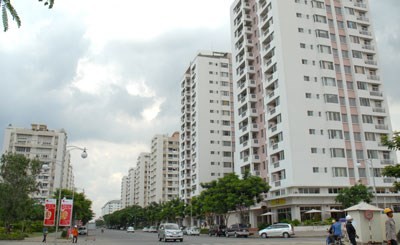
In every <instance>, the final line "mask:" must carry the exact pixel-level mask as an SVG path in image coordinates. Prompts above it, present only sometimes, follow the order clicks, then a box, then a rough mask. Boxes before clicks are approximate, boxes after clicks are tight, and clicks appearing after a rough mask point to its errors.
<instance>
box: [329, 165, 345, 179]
mask: <svg viewBox="0 0 400 245" xmlns="http://www.w3.org/2000/svg"><path fill="white" fill-rule="evenodd" d="M332 175H333V177H347V169H346V168H339V167H333V168H332Z"/></svg>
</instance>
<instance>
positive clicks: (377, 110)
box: [372, 107, 386, 113]
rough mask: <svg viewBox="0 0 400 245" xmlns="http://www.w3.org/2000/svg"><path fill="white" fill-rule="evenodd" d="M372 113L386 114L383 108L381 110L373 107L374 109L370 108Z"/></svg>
mask: <svg viewBox="0 0 400 245" xmlns="http://www.w3.org/2000/svg"><path fill="white" fill-rule="evenodd" d="M372 111H373V112H379V113H385V112H386V110H385V108H381V107H374V108H372Z"/></svg>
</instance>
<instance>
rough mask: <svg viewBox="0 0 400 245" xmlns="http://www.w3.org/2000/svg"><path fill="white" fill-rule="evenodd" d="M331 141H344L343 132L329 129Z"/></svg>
mask: <svg viewBox="0 0 400 245" xmlns="http://www.w3.org/2000/svg"><path fill="white" fill-rule="evenodd" d="M328 136H329V139H343V133H342V130H337V129H328Z"/></svg>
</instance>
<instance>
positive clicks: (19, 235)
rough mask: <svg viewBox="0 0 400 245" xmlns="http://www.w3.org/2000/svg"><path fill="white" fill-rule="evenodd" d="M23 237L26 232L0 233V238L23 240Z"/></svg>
mask: <svg viewBox="0 0 400 245" xmlns="http://www.w3.org/2000/svg"><path fill="white" fill-rule="evenodd" d="M25 237H26V234H25V233H21V232H11V233H9V234H6V233H0V240H24V239H25Z"/></svg>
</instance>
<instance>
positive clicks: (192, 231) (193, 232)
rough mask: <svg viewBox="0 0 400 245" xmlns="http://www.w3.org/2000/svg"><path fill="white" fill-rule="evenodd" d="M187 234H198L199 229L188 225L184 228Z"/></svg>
mask: <svg viewBox="0 0 400 245" xmlns="http://www.w3.org/2000/svg"><path fill="white" fill-rule="evenodd" d="M186 234H187V235H188V236H200V230H199V228H197V227H190V228H188V229H187V230H186Z"/></svg>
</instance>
